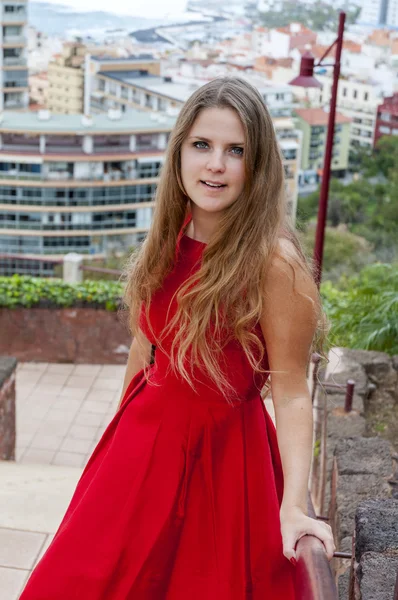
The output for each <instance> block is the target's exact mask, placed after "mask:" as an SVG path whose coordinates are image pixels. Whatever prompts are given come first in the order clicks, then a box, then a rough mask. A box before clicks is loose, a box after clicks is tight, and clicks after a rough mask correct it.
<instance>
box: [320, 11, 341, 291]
mask: <svg viewBox="0 0 398 600" xmlns="http://www.w3.org/2000/svg"><path fill="white" fill-rule="evenodd" d="M345 17H346V14H345V12H341V13H340V16H339V30H338V36H337V40H336V60H335V65H334V69H333V86H332V97H331V100H330V112H329V122H328V132H327V138H326V147H325V160H324V165H323V174H322V184H321V191H320V195H319V209H318V220H317V226H316V237H315V248H314V268H315V273H314V276H315V281H316V283H317V285H318V287H319V286H320V283H321V279H322V262H323V245H324V238H325V227H326V216H327V207H328V195H329V182H330V171H331V164H332V154H333V138H334V124H335V120H336V104H337V88H338V84H339V76H340V61H341V51H342V48H343V36H344V23H345Z"/></svg>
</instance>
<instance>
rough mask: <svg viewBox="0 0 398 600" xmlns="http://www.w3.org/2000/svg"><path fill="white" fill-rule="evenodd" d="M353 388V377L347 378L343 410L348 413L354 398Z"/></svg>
mask: <svg viewBox="0 0 398 600" xmlns="http://www.w3.org/2000/svg"><path fill="white" fill-rule="evenodd" d="M354 388H355V381H354V380H353V379H348V380H347V388H346V393H345V401H344V410H345V412H347V413H349V412H351V410H352V401H353V399H354Z"/></svg>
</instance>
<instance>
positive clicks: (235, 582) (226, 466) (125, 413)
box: [20, 235, 295, 600]
mask: <svg viewBox="0 0 398 600" xmlns="http://www.w3.org/2000/svg"><path fill="white" fill-rule="evenodd" d="M204 247H205V244H204V243H202V242H198V241H196V240H193V239H191V238H188V237H187V236H185V235H183V236H180V238H179V241H178V244H177V249H176V261H175V265H174V268H173V270H172V272H171V273H170V274H169V275H168V276H167V278H166V280H165V281H164V285H163V287H162V289H161V290H159V291H158V292H156V294H155V295H154V297H153V300H152V303H151V309H150V322H151V325H152V327H153V329H154V331H155V333H156V334H158V333H160V331H161V330H162V329H163V327H164V325H165V322H166V313H167V309H168V307H169V303H170V301H171V298H172V296H173V294H174V292H175V290H176V289H177V287H178V286H179V285H180V284H181V283H182V282H183V281H184V280H185V279H186V278H187V277H188V275H189V273H190V272H191V271H192V270H193V269H196V268H198V266H199V264H200V260H201V253H202V251H203V249H204ZM175 308H176V306H175V301H173V302H172V303H171V312H172V311H173V310H175ZM143 328H144V332H145V334H146V335H147V337H148V339H149V340H150V341H151V342H153V343H154V342H155V340H153V339H152V334H151V333H150V330H149V329H148V327H147V326H145V322H144V323H143ZM258 334H259V335H260V336H261V337H262V334H261V329H259V330H258ZM262 339H263V338H262ZM166 349H167V348H166ZM225 357H226V359H227V360H226V364H227V369H228V373H227V375H228V377H229V378H230V381H231V382H232V383H233V385H234V388H235V390H236V391H237V393H238V395H239V396H240V398H241V401H239V402H234V405H233V406H231V404H229V403H228V402H227V401H226V399H225V398H224V397H223V396H222V395H221V393H220V392H219V390H217V389H216V388H215V386H214V384H212V382H211V381H210V379H206V378H205V377H202V379H201V380H200V381H199V383H197V384H196V385H197V392H198V393H195V392H194V391H193V390H192V389H191V388H190V386H189V385H188V384H187V383H186V382H184V381H183V380H182V379H181V378H180V377H177V375H174V374H173V373H171V372H169V371H168V365H169V363H168V359H167V356H166V355H165V354H164V353H162V352H161V351H160V349H157V350H156V354H155V362H154V364H153V365H152V366H151V368H150V382H149V383H148V382H147V381H146V379H145V377H144V375H143V372H142V371H140V372H139V373H137V374H136V375H135V377H134V378H133V379H132V381H131V383H130V385H129V387H128V389H127V390H126V393H125V396H124V398H123V402H122V405H121V407H120V409H119V410H118V412H117V413H116V415H115V417H114V418H113V420H112V421H111V423H110V424H109V426H108V428H107V429H106V431H105V432H104V434H103V437H102V438H101V440H100V441H99V443H98V445H97V447H96V448H95V450H94V452H93V454H92V455H91V457H90V459H89V461H88V464H87V466H86V468H85V469H84V471H83V473H82V476H81V478H80V480H79V482H78V485H77V488H76V490H75V493H74V495H73V498H72V500H71V502H70V505H69V507H68V509H67V512H66V514H65V516H64V518H63V520H62V523H61V525H60V527H59V529H58V531H57V533H56V535H55V537H54V539H53V541H52V543H51V545H50V546H49V548H48V550H47V552H46V553H45V554H44V556H43V558H42V559H41V561H40V562H39V563H38V565H37V566H36V568H35V569H34V571H33V573H32V575H31V577H30V579H29V581H28V583H27V585H26V587H25V590H24V591H23V593H22V595H21V597H20V600H294V598H295V594H294V590H293V577H294V567H293V566H292V565H291V564H290V562H289V561H288V560H287V559H286V558H285V557H284V556H283V554H282V538H281V533H280V522H279V506H280V502H281V500H282V492H283V474H282V467H281V461H280V456H279V451H278V445H277V439H276V432H275V428H274V425H273V423H272V421H271V418H270V417H269V415H268V413H267V411H266V409H265V407H264V404H263V402H262V400H261V397H260V393H259V390H260V389H261V387H262V386H263V384H264V383H265V380H266V377H267V376H266V375H264V376H262V377H258V376H257V377H254V376H253V370H252V368H251V367H250V365H249V363H248V361H247V359H246V357H245V354H244V352H243V350H242V349H241V347H240V346H239V345H238V343H237V342H234V341H232V342H230V343H229V344H228V345H227V346H226V348H225ZM265 366H267V365H266V361H265ZM199 379H200V378H199ZM151 382H153V384H154V385H152V383H151Z"/></svg>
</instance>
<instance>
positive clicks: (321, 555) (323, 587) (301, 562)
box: [294, 495, 338, 600]
mask: <svg viewBox="0 0 398 600" xmlns="http://www.w3.org/2000/svg"><path fill="white" fill-rule="evenodd" d="M308 515H309V516H310V517H312V518H316V515H315V510H314V507H313V504H312V500H311V496H310V495H308ZM296 556H297V564H296V567H295V577H294V588H295V594H296V598H297V600H338V593H337V588H336V584H335V581H334V576H333V573H332V569H331V567H330V563H329V560H328V557H327V555H326V551H325V547H324V545H323V543H322V542H321V540H320V539H318V538H316V537H315V536H312V535H305V536H303V537H302V538H300V540H299V541H298V543H297V547H296Z"/></svg>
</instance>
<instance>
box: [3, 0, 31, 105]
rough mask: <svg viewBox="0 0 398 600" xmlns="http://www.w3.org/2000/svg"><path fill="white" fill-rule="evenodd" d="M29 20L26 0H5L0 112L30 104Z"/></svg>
mask: <svg viewBox="0 0 398 600" xmlns="http://www.w3.org/2000/svg"><path fill="white" fill-rule="evenodd" d="M27 22H28V14H27V1H26V0H1V2H0V25H1V27H0V42H1V55H0V90H1V91H0V111H3V110H5V109H8V110H20V109H25V108H26V107H27V106H28V104H29V91H28V89H29V84H28V62H27Z"/></svg>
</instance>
